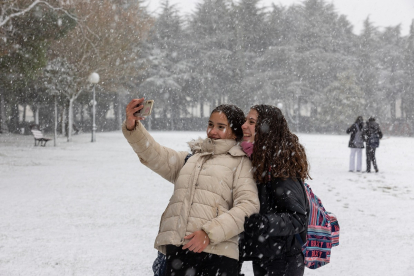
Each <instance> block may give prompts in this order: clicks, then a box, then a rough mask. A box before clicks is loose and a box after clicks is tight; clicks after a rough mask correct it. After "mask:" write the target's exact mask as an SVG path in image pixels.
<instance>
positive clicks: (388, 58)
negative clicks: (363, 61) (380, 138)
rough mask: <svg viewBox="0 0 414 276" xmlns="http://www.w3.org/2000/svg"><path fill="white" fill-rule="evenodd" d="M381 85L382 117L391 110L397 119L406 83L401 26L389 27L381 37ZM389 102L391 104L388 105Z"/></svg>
mask: <svg viewBox="0 0 414 276" xmlns="http://www.w3.org/2000/svg"><path fill="white" fill-rule="evenodd" d="M379 42H380V43H381V44H380V49H379V51H378V57H379V62H380V66H379V87H380V89H379V90H378V92H377V95H376V97H378V98H379V99H380V103H379V107H378V108H379V110H381V111H380V113H379V115H381V116H380V117H382V119H385V116H386V114H387V113H388V111H390V112H389V113H390V115H391V122H394V121H395V119H396V101H397V99H401V96H402V92H403V85H404V67H403V62H404V50H403V40H402V38H401V26H400V25H398V26H396V27H387V28H386V29H385V31H384V32H383V33H381V35H380V38H379ZM388 104H389V105H388Z"/></svg>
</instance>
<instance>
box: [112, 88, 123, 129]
mask: <svg viewBox="0 0 414 276" xmlns="http://www.w3.org/2000/svg"><path fill="white" fill-rule="evenodd" d="M121 100H122V97H121V95H119V94H115V101H114V109H115V122H116V124H117V129H118V130H121V128H122V108H121V107H122V101H121Z"/></svg>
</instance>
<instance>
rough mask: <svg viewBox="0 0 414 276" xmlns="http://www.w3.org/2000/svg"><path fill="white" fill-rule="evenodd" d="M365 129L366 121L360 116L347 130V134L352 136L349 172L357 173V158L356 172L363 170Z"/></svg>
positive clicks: (350, 140) (349, 145)
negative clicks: (363, 133) (363, 134)
mask: <svg viewBox="0 0 414 276" xmlns="http://www.w3.org/2000/svg"><path fill="white" fill-rule="evenodd" d="M363 128H364V119H363V118H362V116H358V118H357V119H356V120H355V123H354V124H353V125H352V126H350V127H349V128H348V129H347V130H346V133H347V134H351V137H350V139H349V144H348V147H350V148H351V155H350V156H349V171H350V172H354V171H355V156H356V159H357V166H356V171H357V172H360V171H361V170H362V149H363V148H364V139H363V136H362V132H363Z"/></svg>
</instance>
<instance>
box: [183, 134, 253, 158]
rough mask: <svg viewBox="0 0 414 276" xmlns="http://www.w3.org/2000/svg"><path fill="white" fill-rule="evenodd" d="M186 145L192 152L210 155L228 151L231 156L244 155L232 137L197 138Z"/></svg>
mask: <svg viewBox="0 0 414 276" xmlns="http://www.w3.org/2000/svg"><path fill="white" fill-rule="evenodd" d="M188 145H189V146H190V149H191V152H192V153H193V154H196V153H201V154H202V155H210V154H225V153H229V154H230V155H232V156H244V155H246V154H245V153H244V152H243V151H242V149H241V148H240V146H239V144H238V143H237V142H236V141H235V140H233V139H219V140H213V139H210V138H206V139H202V138H198V139H197V140H192V141H190V142H188Z"/></svg>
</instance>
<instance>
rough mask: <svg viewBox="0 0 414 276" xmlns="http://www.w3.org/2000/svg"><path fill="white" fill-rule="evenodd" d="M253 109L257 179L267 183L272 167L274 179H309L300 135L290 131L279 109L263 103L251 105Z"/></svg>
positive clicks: (307, 165) (253, 159)
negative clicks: (254, 112)
mask: <svg viewBox="0 0 414 276" xmlns="http://www.w3.org/2000/svg"><path fill="white" fill-rule="evenodd" d="M251 109H254V110H256V111H257V113H258V118H257V122H256V127H255V131H256V134H255V137H254V151H253V154H252V156H251V159H252V164H253V168H254V173H253V175H254V179H256V181H258V182H260V183H263V182H266V181H267V176H268V173H269V169H270V175H271V177H274V178H283V179H286V178H300V179H301V180H305V179H308V178H310V176H309V164H308V161H307V158H306V153H305V148H304V147H303V146H302V145H301V144H300V143H299V139H298V137H297V136H296V135H295V134H293V133H292V132H290V130H289V127H288V124H287V122H286V119H285V117H284V116H283V114H282V112H281V111H280V109H279V108H277V107H275V106H271V105H263V104H261V105H255V106H252V107H251Z"/></svg>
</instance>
